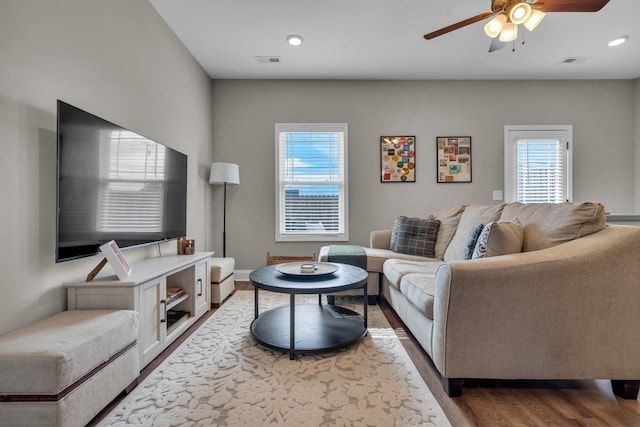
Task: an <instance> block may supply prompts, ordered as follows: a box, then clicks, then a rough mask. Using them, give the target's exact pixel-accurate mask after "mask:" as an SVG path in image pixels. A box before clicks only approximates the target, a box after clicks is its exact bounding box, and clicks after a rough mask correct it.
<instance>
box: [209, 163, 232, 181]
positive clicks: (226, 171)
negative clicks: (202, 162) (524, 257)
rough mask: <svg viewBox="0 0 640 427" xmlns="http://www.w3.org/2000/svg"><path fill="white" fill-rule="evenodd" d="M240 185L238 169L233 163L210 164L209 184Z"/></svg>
mask: <svg viewBox="0 0 640 427" xmlns="http://www.w3.org/2000/svg"><path fill="white" fill-rule="evenodd" d="M225 183H226V184H240V167H239V166H238V165H236V164H234V163H223V162H213V163H211V175H209V184H225Z"/></svg>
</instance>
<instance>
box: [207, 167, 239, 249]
mask: <svg viewBox="0 0 640 427" xmlns="http://www.w3.org/2000/svg"><path fill="white" fill-rule="evenodd" d="M209 184H214V185H215V184H217V185H219V184H224V213H223V220H222V221H223V222H222V257H223V258H224V257H226V256H227V184H232V185H237V184H240V167H239V166H238V165H236V164H233V163H222V162H213V163H211V175H210V176H209Z"/></svg>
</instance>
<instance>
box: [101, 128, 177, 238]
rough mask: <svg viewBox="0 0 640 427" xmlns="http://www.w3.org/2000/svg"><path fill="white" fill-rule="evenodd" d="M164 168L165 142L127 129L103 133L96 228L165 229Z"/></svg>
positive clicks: (108, 229) (108, 230) (116, 230)
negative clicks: (161, 143)
mask: <svg viewBox="0 0 640 427" xmlns="http://www.w3.org/2000/svg"><path fill="white" fill-rule="evenodd" d="M164 168H165V147H164V146H162V145H160V144H156V143H155V142H153V141H150V140H148V139H146V138H144V137H141V136H140V135H137V134H135V133H133V132H128V131H112V132H105V133H104V134H102V135H101V141H100V175H101V176H102V177H103V182H104V184H102V185H101V186H100V188H99V190H98V197H97V201H98V205H99V206H98V209H97V210H96V212H97V213H98V218H97V223H98V224H97V230H99V231H103V232H112V233H113V232H137V231H139V232H145V233H148V232H160V231H162V223H163V217H162V212H163V206H162V205H163V203H164V184H163V182H164V176H165V170H164ZM134 201H135V202H134ZM132 218H135V220H133V221H132Z"/></svg>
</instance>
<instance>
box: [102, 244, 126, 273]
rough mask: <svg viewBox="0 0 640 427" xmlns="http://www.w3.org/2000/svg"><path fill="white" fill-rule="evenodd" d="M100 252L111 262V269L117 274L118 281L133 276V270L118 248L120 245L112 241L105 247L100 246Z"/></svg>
mask: <svg viewBox="0 0 640 427" xmlns="http://www.w3.org/2000/svg"><path fill="white" fill-rule="evenodd" d="M100 250H101V251H102V253H103V254H104V256H105V257H106V258H107V260H108V261H109V264H110V265H111V268H113V271H115V272H116V275H117V276H118V279H120V280H124V279H126V278H127V277H129V276H130V275H131V272H132V271H133V269H132V268H131V265H129V263H128V262H127V260H126V259H125V257H124V255H123V254H122V251H120V248H119V247H118V244H117V243H116V242H115V241H114V240H111V241H109V242H107V243H105V244H104V245H102V246H100Z"/></svg>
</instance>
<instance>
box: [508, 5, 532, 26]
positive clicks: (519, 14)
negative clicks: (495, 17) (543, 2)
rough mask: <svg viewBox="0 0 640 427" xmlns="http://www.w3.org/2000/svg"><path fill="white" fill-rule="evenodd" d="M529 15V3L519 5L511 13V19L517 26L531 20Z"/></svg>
mask: <svg viewBox="0 0 640 427" xmlns="http://www.w3.org/2000/svg"><path fill="white" fill-rule="evenodd" d="M529 15H531V6H529V3H518V4H516V5H515V6H514V7H512V8H511V10H510V11H509V19H510V20H511V22H513V23H514V24H516V25H517V24H522V23H523V22H524V21H526V20H527V19H529Z"/></svg>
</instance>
